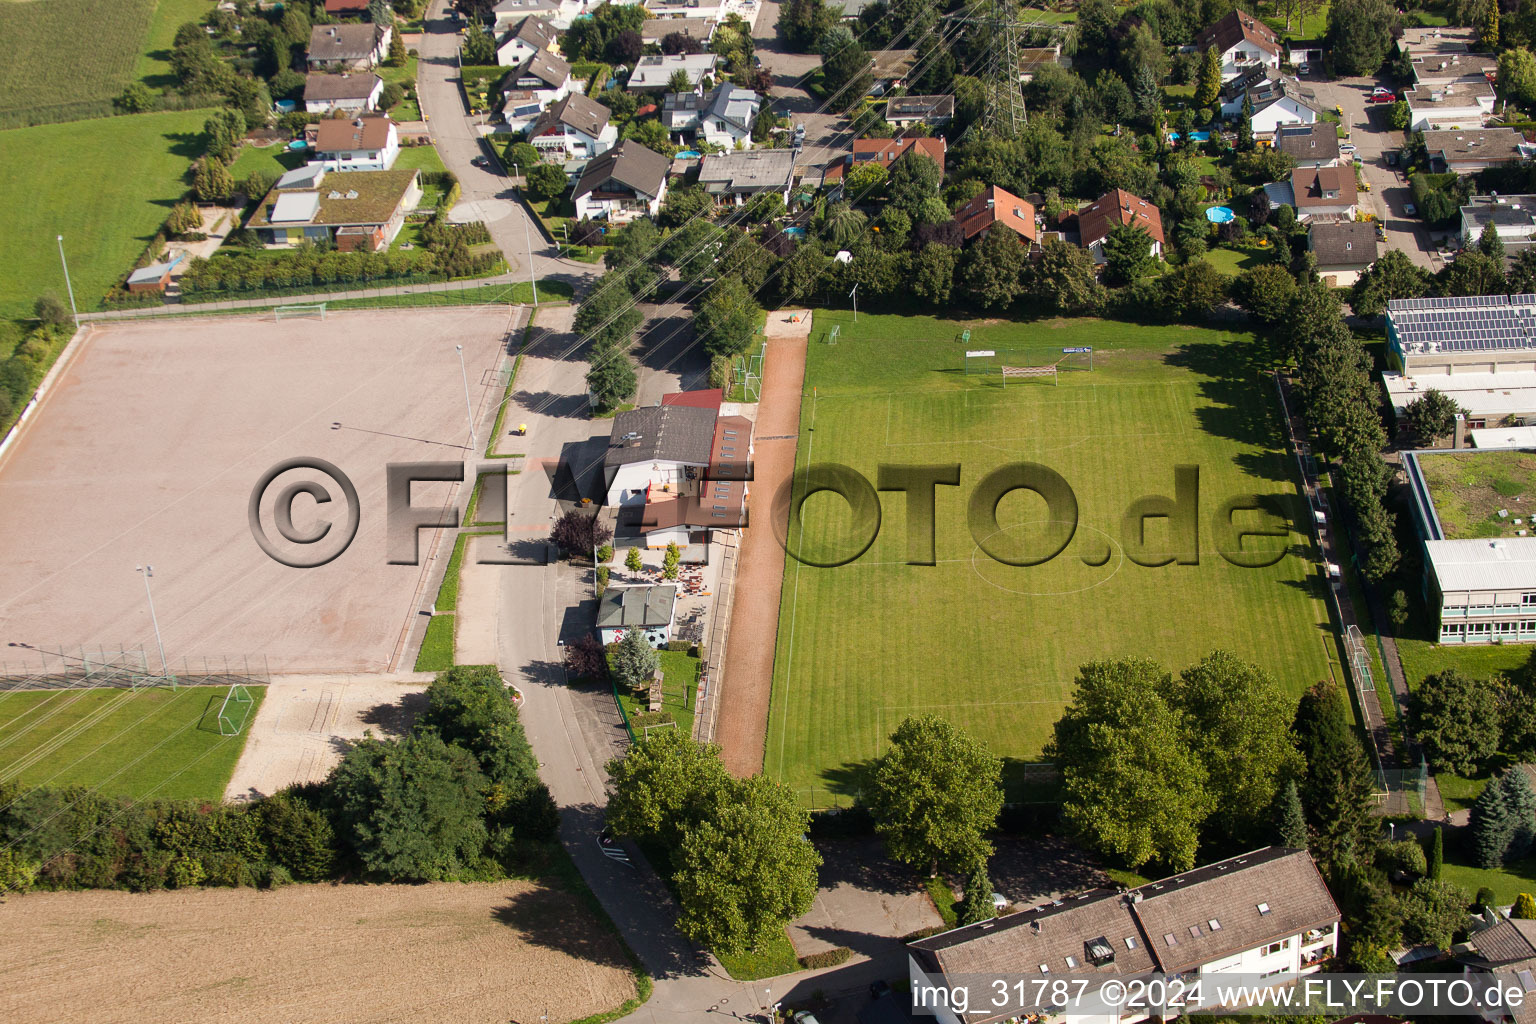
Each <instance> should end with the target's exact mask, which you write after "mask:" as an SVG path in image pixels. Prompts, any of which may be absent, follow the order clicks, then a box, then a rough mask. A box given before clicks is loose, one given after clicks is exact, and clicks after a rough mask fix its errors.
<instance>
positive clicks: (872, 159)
mask: <svg viewBox="0 0 1536 1024" xmlns="http://www.w3.org/2000/svg"><path fill="white" fill-rule="evenodd" d="M909 149H915V150H917V151H918V152H919V153H921V154H923V155H924V156H926V157H928V158H929V159H930V160H932V161H933V162H934V163H936V164H938V165H939V168H940V169H943V167H944V157H945V156H946V155H947V154H948V152H949V146H948V144H947V143H946V142H945V141H944V140H943V139H942V138H929V137H924V138H920V139H854V140H853V156H852V157H851V158H849V160H848V163H850V164H879V165H880V166H881V167H884V168H885V169H886V170H890V169H891V164H893V163H895V162H896V161H897V160H898V159H900V158H901V155H902V154H903V153H905V152H906V151H907V150H909Z"/></svg>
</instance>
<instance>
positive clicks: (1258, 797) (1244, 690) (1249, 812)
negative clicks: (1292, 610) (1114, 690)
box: [1166, 651, 1305, 842]
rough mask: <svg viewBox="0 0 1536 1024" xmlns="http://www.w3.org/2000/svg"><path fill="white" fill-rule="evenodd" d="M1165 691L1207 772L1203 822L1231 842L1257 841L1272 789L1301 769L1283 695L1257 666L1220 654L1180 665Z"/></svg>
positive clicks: (1290, 710) (1274, 792)
mask: <svg viewBox="0 0 1536 1024" xmlns="http://www.w3.org/2000/svg"><path fill="white" fill-rule="evenodd" d="M1166 696H1167V700H1168V703H1169V705H1170V706H1171V707H1172V708H1173V709H1174V710H1175V711H1176V712H1177V713H1178V714H1179V715H1181V716H1182V723H1181V728H1182V731H1183V733H1184V740H1185V743H1186V744H1187V746H1188V747H1189V749H1190V751H1191V752H1192V753H1193V754H1194V755H1195V757H1196V758H1197V759H1198V760H1199V761H1200V762H1201V763H1202V764H1204V766H1205V769H1206V773H1207V775H1208V777H1209V782H1208V783H1207V785H1206V792H1207V793H1208V794H1209V795H1210V796H1211V797H1212V798H1213V799H1214V800H1215V810H1214V812H1213V813H1212V815H1211V824H1212V825H1214V826H1215V827H1216V828H1218V829H1220V831H1221V832H1222V833H1223V834H1224V835H1227V836H1230V837H1231V838H1233V839H1236V840H1238V841H1242V842H1247V841H1251V840H1252V841H1256V840H1260V839H1261V838H1262V837H1263V833H1264V832H1265V831H1266V828H1265V826H1266V825H1267V824H1268V817H1269V811H1270V808H1271V806H1272V805H1273V804H1274V801H1275V797H1276V795H1277V793H1278V791H1279V789H1280V787H1281V786H1283V785H1285V784H1286V783H1287V782H1290V781H1291V780H1294V779H1296V778H1297V777H1299V776H1300V775H1301V773H1302V771H1303V769H1304V768H1305V764H1304V763H1303V761H1302V758H1301V754H1300V752H1299V751H1297V749H1296V742H1295V740H1294V739H1293V738H1292V736H1291V716H1292V714H1293V706H1292V703H1291V700H1290V698H1288V697H1287V696H1286V694H1285V692H1284V691H1283V690H1281V689H1280V687H1279V685H1278V684H1277V683H1276V682H1275V681H1274V680H1273V679H1272V678H1270V677H1269V676H1268V675H1267V674H1266V673H1264V672H1263V671H1262V670H1260V669H1259V668H1257V667H1255V666H1253V665H1250V664H1248V663H1247V662H1245V661H1243V660H1242V659H1241V658H1238V657H1237V656H1236V655H1233V654H1230V653H1228V652H1226V651H1213V652H1211V653H1210V654H1208V655H1206V656H1205V657H1204V658H1203V659H1201V661H1200V663H1199V664H1197V665H1194V666H1192V667H1190V668H1187V669H1185V670H1184V671H1183V672H1181V673H1180V674H1179V675H1178V676H1177V677H1176V678H1174V679H1172V680H1171V685H1170V686H1169V689H1168V691H1167V694H1166Z"/></svg>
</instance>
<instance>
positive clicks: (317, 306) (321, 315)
mask: <svg viewBox="0 0 1536 1024" xmlns="http://www.w3.org/2000/svg"><path fill="white" fill-rule="evenodd" d="M298 317H307V318H309V319H311V320H324V319H325V303H323V302H310V303H299V304H297V305H292V306H274V307H272V319H274V320H292V319H295V318H298Z"/></svg>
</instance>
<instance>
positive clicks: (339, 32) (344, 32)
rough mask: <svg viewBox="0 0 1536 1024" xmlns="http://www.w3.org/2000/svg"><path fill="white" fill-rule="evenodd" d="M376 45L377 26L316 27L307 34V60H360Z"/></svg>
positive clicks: (377, 43) (371, 51)
mask: <svg viewBox="0 0 1536 1024" xmlns="http://www.w3.org/2000/svg"><path fill="white" fill-rule="evenodd" d="M378 45H379V27H378V26H377V25H371V24H367V23H363V24H360V25H316V26H315V27H314V28H313V29H311V30H310V33H309V59H310V60H362V59H363V58H364V57H367V56H369V55H371V54H372V53H373V51H374V48H375V47H376V46H378Z"/></svg>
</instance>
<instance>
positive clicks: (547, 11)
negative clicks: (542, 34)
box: [491, 0, 586, 39]
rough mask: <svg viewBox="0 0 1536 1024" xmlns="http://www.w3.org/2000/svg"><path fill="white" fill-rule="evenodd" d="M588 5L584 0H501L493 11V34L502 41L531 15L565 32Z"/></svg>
mask: <svg viewBox="0 0 1536 1024" xmlns="http://www.w3.org/2000/svg"><path fill="white" fill-rule="evenodd" d="M585 7H586V5H585V4H584V3H583V2H582V0H501V2H500V3H498V4H497V5H496V6H495V7H493V8H492V9H491V13H492V15H493V16H494V19H495V20H494V21H493V22H492V25H491V33H492V35H494V36H495V37H496V38H497V39H500V38H501V37H502V36H503V35H504V34H506V33H507V31H509V30H510V29H511V28H512V27H513V26H514V25H517V24H518V23H520V22H521V21H522V20H523V19H524V18H526V17H528V16H529V15H530V14H532V15H537V16H538V17H540V18H543V19H544V20H545V21H547V22H549V23H550V24H551V25H553V26H554V27H555V28H556V29H558V30H560V31H561V32H564V31H565V30H566V29H568V28H570V27H571V22H572V21H574V20H575V19H576V16H577V15H579V14H581V13H582V11H583V10H584V9H585Z"/></svg>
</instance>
